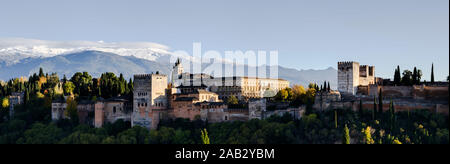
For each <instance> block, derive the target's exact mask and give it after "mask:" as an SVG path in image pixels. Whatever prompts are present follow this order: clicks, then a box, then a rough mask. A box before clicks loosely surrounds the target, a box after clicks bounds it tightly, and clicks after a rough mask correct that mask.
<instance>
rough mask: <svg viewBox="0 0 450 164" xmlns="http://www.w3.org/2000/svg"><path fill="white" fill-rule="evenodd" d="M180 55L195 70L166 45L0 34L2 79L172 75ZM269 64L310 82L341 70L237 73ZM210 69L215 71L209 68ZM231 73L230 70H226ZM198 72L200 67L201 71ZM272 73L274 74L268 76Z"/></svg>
mask: <svg viewBox="0 0 450 164" xmlns="http://www.w3.org/2000/svg"><path fill="white" fill-rule="evenodd" d="M174 57H180V58H181V59H182V61H183V62H182V63H183V65H185V63H187V64H186V65H185V70H186V71H187V72H190V70H189V68H188V65H189V62H192V63H197V61H198V60H196V59H192V58H189V57H185V56H177V55H176V54H173V53H171V52H170V51H169V50H168V48H167V47H166V46H164V45H159V44H155V43H104V42H87V41H79V42H67V43H66V42H52V41H42V40H30V39H9V40H2V39H0V80H3V81H6V80H9V79H12V78H16V77H22V76H23V77H28V76H30V75H32V74H33V73H37V72H39V68H41V67H42V68H43V69H44V71H45V72H56V73H57V74H58V75H59V76H60V78H62V76H63V75H66V76H67V78H70V77H71V76H72V75H73V74H75V73H76V72H84V71H87V72H89V73H90V74H91V75H92V76H93V77H99V76H100V75H101V74H102V73H104V72H113V73H115V74H117V75H118V74H120V73H122V74H123V75H124V77H125V78H131V77H133V74H144V73H151V72H156V71H159V72H160V73H162V74H167V75H170V73H171V69H172V64H170V63H171V62H170V61H171V60H173V58H174ZM227 64H229V63H227V62H225V61H222V60H220V59H219V61H218V62H217V61H216V62H215V63H214V64H209V65H208V64H205V63H203V65H202V68H204V70H202V71H205V72H208V71H209V72H214V71H216V70H217V68H219V67H220V68H222V67H223V68H226V66H225V65H227ZM264 67H265V68H266V72H267V73H269V70H270V69H274V67H277V68H275V69H278V77H279V78H282V79H285V80H288V81H290V82H291V84H301V85H303V86H307V85H308V84H309V83H317V84H322V83H323V82H324V81H329V82H330V85H331V87H332V88H336V86H337V80H336V78H337V70H336V69H334V68H332V67H329V68H327V69H323V70H313V69H309V70H297V69H292V68H286V67H283V66H270V67H269V66H259V67H255V66H247V65H242V64H241V65H236V70H240V71H236V74H238V75H245V73H243V72H242V71H243V70H246V71H249V72H250V71H256V70H263V69H264ZM208 69H209V70H208ZM223 72H224V73H225V76H229V73H230V71H223ZM195 73H198V72H195ZM268 76H269V75H268Z"/></svg>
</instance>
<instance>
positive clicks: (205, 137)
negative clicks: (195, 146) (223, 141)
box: [201, 129, 209, 145]
mask: <svg viewBox="0 0 450 164" xmlns="http://www.w3.org/2000/svg"><path fill="white" fill-rule="evenodd" d="M201 131H202V136H201V137H202V141H203V144H206V145H209V137H208V131H206V129H203V130H201Z"/></svg>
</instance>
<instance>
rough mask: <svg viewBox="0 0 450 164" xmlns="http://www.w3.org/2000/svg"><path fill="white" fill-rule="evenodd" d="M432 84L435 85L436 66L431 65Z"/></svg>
mask: <svg viewBox="0 0 450 164" xmlns="http://www.w3.org/2000/svg"><path fill="white" fill-rule="evenodd" d="M431 83H434V64H431Z"/></svg>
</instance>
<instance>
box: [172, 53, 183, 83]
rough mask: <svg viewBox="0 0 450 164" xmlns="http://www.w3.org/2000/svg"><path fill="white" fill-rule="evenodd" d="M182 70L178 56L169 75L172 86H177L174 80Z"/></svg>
mask: <svg viewBox="0 0 450 164" xmlns="http://www.w3.org/2000/svg"><path fill="white" fill-rule="evenodd" d="M183 72H184V69H183V65H182V64H181V61H180V58H178V59H177V62H175V66H173V69H172V77H171V82H172V86H174V87H175V86H177V85H176V84H175V82H176V80H177V79H178V78H179V77H180V75H181V74H182V73H183Z"/></svg>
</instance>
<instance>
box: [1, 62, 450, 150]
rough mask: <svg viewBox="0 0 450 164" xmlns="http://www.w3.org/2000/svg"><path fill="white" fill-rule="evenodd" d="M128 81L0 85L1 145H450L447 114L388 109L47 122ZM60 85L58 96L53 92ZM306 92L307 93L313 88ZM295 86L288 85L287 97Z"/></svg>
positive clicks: (42, 77) (118, 91) (121, 89)
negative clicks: (231, 118)
mask: <svg viewBox="0 0 450 164" xmlns="http://www.w3.org/2000/svg"><path fill="white" fill-rule="evenodd" d="M132 84H133V83H132V80H131V79H130V80H129V81H127V80H125V78H124V77H123V76H122V75H119V76H116V75H115V74H114V73H103V74H102V75H101V76H100V77H97V78H94V77H92V76H91V75H90V74H89V73H88V72H79V73H75V75H74V76H72V77H71V78H70V79H68V78H66V77H63V78H62V80H60V79H59V77H58V75H57V74H50V75H49V74H45V73H44V72H43V70H40V71H39V74H33V75H32V76H30V77H29V80H28V81H26V80H23V79H13V80H10V81H8V82H6V83H3V84H1V85H0V100H2V101H1V102H2V106H0V144H201V143H203V141H202V139H201V136H202V133H201V130H202V129H206V130H207V132H208V135H209V139H210V143H211V144H336V143H351V144H400V143H402V144H448V143H449V130H448V125H449V124H448V123H449V122H448V119H449V118H448V116H445V115H441V114H436V113H432V112H429V111H428V110H420V109H417V110H411V111H408V112H396V111H395V109H394V106H391V107H390V109H389V111H385V112H381V111H370V110H362V109H361V110H360V111H350V110H347V109H335V110H330V111H314V110H308V111H307V112H306V113H305V115H303V116H302V117H301V119H294V118H293V117H292V116H291V115H288V114H287V115H283V116H272V117H270V118H268V119H265V120H257V119H254V120H250V121H247V122H241V121H235V122H222V123H213V124H209V123H207V122H204V121H202V120H195V121H189V120H185V119H174V120H162V121H161V123H160V124H159V127H158V128H157V129H156V130H151V131H148V130H147V129H145V128H142V127H138V126H136V127H131V126H130V123H129V122H124V121H117V122H115V123H114V124H106V125H105V126H104V127H102V128H94V127H91V126H88V125H83V124H79V122H78V121H74V120H67V119H66V120H60V121H57V122H54V121H52V120H51V102H52V101H53V100H55V99H58V98H60V97H61V96H62V95H63V94H74V95H76V96H75V97H76V100H75V101H79V100H82V99H96V98H99V97H102V98H108V97H114V96H118V95H124V96H132V94H131V93H132V91H133V89H132V88H133V85H132ZM61 85H62V86H61ZM61 87H62V88H63V91H60V89H58V88H61ZM309 88H310V89H309V91H313V90H314V88H317V86H310V87H309ZM297 89H298V88H296V87H294V88H293V90H294V91H292V92H293V93H294V92H295V91H296V90H297ZM19 91H20V92H22V91H23V92H25V101H24V104H22V105H17V106H16V107H15V109H14V110H15V115H14V118H9V113H8V112H9V104H8V99H7V96H8V95H10V94H11V93H12V92H19ZM309 91H308V92H309ZM282 92H286V93H279V94H277V96H276V99H281V100H284V99H282V98H283V97H287V98H289V97H291V96H289V95H290V94H289V93H290V91H288V90H283V91H282ZM310 94H313V92H311V93H310ZM283 95H284V96H283ZM306 95H308V94H306ZM299 98H300V100H301V99H302V97H299ZM292 99H293V100H295V99H294V98H292ZM305 101H306V100H305ZM311 101H313V100H311ZM274 110H276V109H274Z"/></svg>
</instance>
